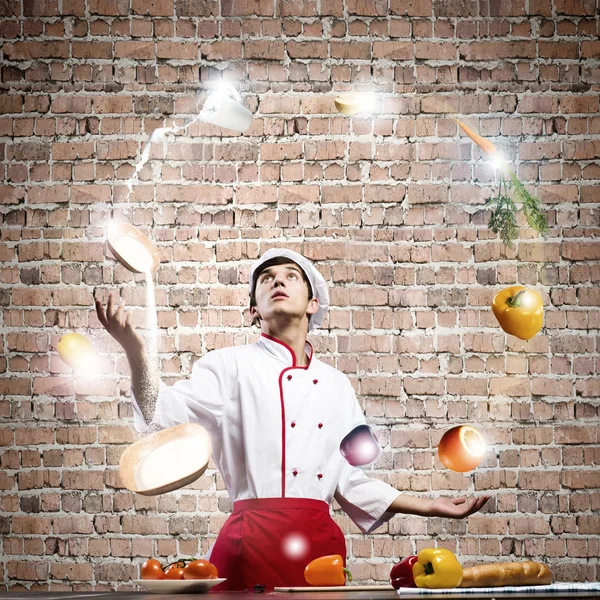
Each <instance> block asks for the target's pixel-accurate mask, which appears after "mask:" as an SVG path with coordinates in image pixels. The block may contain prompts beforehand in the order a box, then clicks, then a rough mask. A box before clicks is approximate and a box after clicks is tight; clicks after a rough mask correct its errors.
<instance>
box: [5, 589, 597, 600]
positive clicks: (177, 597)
mask: <svg viewBox="0 0 600 600" xmlns="http://www.w3.org/2000/svg"><path fill="white" fill-rule="evenodd" d="M203 596H204V594H148V593H145V592H90V593H82V592H15V593H11V592H2V593H0V600H75V599H76V598H77V599H78V600H159V598H160V597H168V598H169V599H170V600H202V597H203ZM251 596H255V597H257V600H258V597H263V598H265V600H266V599H267V598H268V600H368V599H370V598H373V599H374V600H398V599H399V597H401V598H403V599H404V600H455V599H458V598H460V599H461V600H469V599H473V600H475V599H481V598H496V597H499V594H494V593H490V592H482V593H479V592H477V593H470V594H468V595H464V594H456V593H452V592H451V591H448V592H445V593H439V594H438V593H432V594H428V595H426V596H423V595H420V594H413V593H410V592H404V591H403V592H402V593H401V594H398V593H397V592H395V591H391V590H382V591H368V592H345V591H340V592H295V593H286V592H263V593H255V592H249V591H248V592H212V593H210V594H209V595H208V597H207V598H206V600H242V599H244V598H246V599H249V598H250V597H251ZM525 596H528V597H529V598H531V600H534V599H535V598H540V599H541V598H544V599H546V598H577V597H579V598H600V592H599V591H593V590H589V591H584V590H577V591H570V592H569V591H553V592H545V593H536V594H523V595H521V594H515V593H513V594H511V595H510V597H511V598H519V597H525ZM503 597H507V596H503Z"/></svg>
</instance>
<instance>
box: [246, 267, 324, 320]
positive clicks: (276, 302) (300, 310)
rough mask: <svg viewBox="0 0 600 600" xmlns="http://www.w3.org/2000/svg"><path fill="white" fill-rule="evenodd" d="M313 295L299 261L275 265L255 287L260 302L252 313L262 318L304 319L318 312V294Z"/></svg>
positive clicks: (267, 270)
mask: <svg viewBox="0 0 600 600" xmlns="http://www.w3.org/2000/svg"><path fill="white" fill-rule="evenodd" d="M310 296H311V293H310V290H309V287H308V285H307V283H306V282H305V281H304V279H303V277H302V271H301V269H300V267H299V266H298V265H296V264H295V263H288V264H283V265H272V266H270V267H267V268H266V269H265V270H264V271H263V272H262V273H261V274H260V275H259V277H258V280H257V282H256V289H255V299H256V306H253V307H251V309H250V312H251V314H252V317H253V318H254V317H259V318H260V319H261V320H262V321H265V322H269V321H273V320H280V321H282V322H284V321H290V320H297V321H301V320H302V319H303V318H304V317H306V319H307V321H308V315H312V314H314V313H315V312H316V311H317V309H318V308H319V302H318V300H317V299H316V298H313V299H312V300H309V297H310Z"/></svg>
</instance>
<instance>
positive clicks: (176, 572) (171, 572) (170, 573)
mask: <svg viewBox="0 0 600 600" xmlns="http://www.w3.org/2000/svg"><path fill="white" fill-rule="evenodd" d="M163 579H183V567H178V566H177V565H174V566H172V567H169V568H168V569H167V570H166V571H165V576H164V577H163Z"/></svg>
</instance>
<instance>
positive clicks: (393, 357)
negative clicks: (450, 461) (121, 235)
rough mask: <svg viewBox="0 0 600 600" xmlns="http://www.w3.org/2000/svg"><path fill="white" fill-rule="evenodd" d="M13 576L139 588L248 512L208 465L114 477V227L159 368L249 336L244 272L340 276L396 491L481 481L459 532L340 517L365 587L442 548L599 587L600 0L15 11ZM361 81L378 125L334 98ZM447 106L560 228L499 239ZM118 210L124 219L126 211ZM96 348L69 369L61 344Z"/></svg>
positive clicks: (1, 557) (350, 350) (35, 586)
mask: <svg viewBox="0 0 600 600" xmlns="http://www.w3.org/2000/svg"><path fill="white" fill-rule="evenodd" d="M0 10H1V11H2V13H1V15H2V16H1V24H0V38H2V39H3V40H4V42H3V44H2V48H1V52H2V59H3V60H2V71H1V72H2V84H1V91H2V95H1V97H0V113H1V116H0V136H1V137H0V161H1V162H0V165H1V169H2V176H3V182H2V185H1V187H0V220H1V221H0V222H1V224H2V241H1V243H0V256H1V258H2V260H3V266H2V270H1V280H0V300H1V305H2V309H3V312H2V322H1V325H2V331H1V340H2V355H3V356H2V357H1V358H0V368H1V371H2V374H3V377H2V381H1V383H0V385H1V388H0V391H1V393H2V394H3V397H2V400H0V446H1V447H0V461H1V466H2V470H1V471H0V489H1V490H2V492H1V494H2V495H1V500H0V533H1V535H2V539H1V542H0V544H1V545H0V584H1V587H2V588H6V589H11V590H20V589H23V588H27V589H31V590H41V589H51V590H65V589H73V590H84V591H86V590H90V589H95V590H108V589H114V588H115V587H117V588H119V589H127V588H131V584H130V583H129V581H130V579H131V578H135V577H136V576H137V569H138V565H139V564H141V562H143V560H144V559H145V558H147V557H149V556H157V557H158V558H160V559H162V560H166V559H167V558H174V557H176V556H181V555H186V556H189V555H193V554H199V553H202V552H205V551H206V550H207V549H208V547H209V545H210V543H211V542H212V541H213V540H214V538H215V536H216V534H217V533H218V531H219V528H220V527H221V525H222V523H223V522H224V520H225V518H226V515H227V512H228V511H229V509H230V503H229V501H228V499H227V496H226V494H225V492H224V489H223V484H222V481H221V479H220V478H219V476H218V475H217V474H216V472H215V471H214V469H213V470H210V471H209V472H208V473H207V475H206V476H204V477H203V478H202V479H201V480H200V481H198V482H197V483H196V484H195V485H193V486H191V487H190V488H189V489H186V490H182V491H180V492H176V493H172V494H169V495H167V496H164V497H158V498H146V497H142V496H134V495H132V494H131V493H129V492H128V491H127V490H125V489H123V488H122V487H121V486H120V484H119V479H118V473H117V466H118V460H119V456H120V454H121V453H122V451H123V449H124V448H125V447H126V446H127V445H128V444H129V443H131V442H132V441H134V440H135V439H136V435H135V433H134V431H133V429H132V427H131V409H130V406H129V404H128V400H127V396H128V389H129V382H128V376H127V365H126V361H125V359H124V356H123V355H122V354H121V353H119V352H118V348H117V346H116V345H115V343H113V342H112V340H111V339H109V337H108V335H107V334H105V333H104V332H103V331H102V330H101V328H100V327H99V324H98V322H97V320H96V318H95V314H94V313H93V308H92V304H93V302H92V295H93V292H94V290H96V291H97V293H98V295H99V296H100V297H102V298H106V296H107V293H108V291H109V290H120V291H121V293H122V295H123V297H124V298H125V300H126V302H127V303H128V305H130V306H133V310H134V312H135V318H136V321H137V322H138V324H139V325H140V326H143V323H144V315H143V306H144V302H145V292H144V283H143V279H142V278H140V277H134V276H133V275H132V274H131V273H129V272H128V271H126V270H124V269H123V268H122V267H120V266H119V265H117V264H115V262H114V260H113V259H112V258H111V256H110V255H109V254H108V253H107V251H106V250H105V245H104V231H105V226H106V225H107V224H108V222H109V221H110V219H111V217H112V216H116V217H118V218H123V217H125V220H127V221H129V222H132V223H134V224H136V225H138V226H140V227H141V228H142V229H143V230H144V231H146V232H147V233H148V235H149V236H150V237H151V238H152V239H154V240H156V241H157V244H158V245H159V246H160V250H161V253H162V258H163V262H162V264H161V266H160V268H159V269H158V272H157V275H156V297H157V305H158V319H159V327H160V333H161V340H160V353H161V354H160V355H161V359H162V373H163V376H164V378H165V380H171V381H174V380H175V379H177V378H178V377H180V376H186V375H187V374H189V372H190V367H191V364H192V362H193V361H194V360H195V358H197V357H198V356H199V355H201V354H202V353H203V352H205V351H207V350H210V349H212V348H217V347H221V346H224V345H230V344H239V343H244V342H246V341H248V340H253V339H255V336H256V331H255V330H252V329H251V328H250V327H249V326H248V324H249V322H250V320H249V318H248V315H247V314H245V313H244V311H245V307H246V303H247V292H246V282H247V277H248V269H249V264H250V262H251V260H252V259H253V258H255V257H256V256H258V255H259V254H260V253H261V252H262V251H263V250H264V249H265V248H267V247H268V246H269V245H271V244H274V243H277V244H286V245H288V246H289V247H291V248H293V249H296V250H300V251H302V252H304V253H305V255H306V256H308V257H310V258H312V259H314V260H315V261H316V263H317V265H318V267H319V269H320V270H321V271H322V272H323V274H324V275H325V277H326V278H327V280H328V281H329V282H330V284H331V286H332V309H331V312H330V315H329V320H328V324H327V327H326V328H325V329H323V330H321V331H320V332H318V333H315V334H314V335H312V338H311V339H312V341H313V343H314V344H315V345H316V348H317V350H318V352H320V353H321V356H323V357H324V359H325V360H327V361H329V362H331V363H332V364H334V365H335V366H337V367H338V368H339V369H341V370H342V371H344V372H345V373H347V374H348V376H349V377H350V378H351V380H352V382H353V384H354V385H355V387H356V389H357V392H358V394H359V398H360V400H361V402H363V403H364V407H365V411H366V414H367V416H368V418H369V419H370V420H371V422H372V423H374V424H375V425H376V428H377V430H378V432H379V436H380V439H381V441H382V442H384V443H385V444H386V449H385V452H384V453H383V454H382V456H381V458H380V459H379V460H378V462H377V464H376V465H375V475H376V476H377V477H381V478H383V479H385V480H387V481H389V482H390V483H391V484H393V485H395V486H397V487H398V489H400V490H406V491H407V492H411V493H414V494H423V495H426V496H427V495H438V494H457V493H462V492H467V493H472V492H475V493H477V492H483V491H490V492H491V493H492V494H493V500H492V501H491V502H490V505H489V508H488V509H486V510H484V511H483V512H482V513H480V514H478V515H475V516H472V517H470V518H469V519H468V520H466V521H450V520H442V519H437V520H434V519H432V520H426V519H423V518H419V517H407V518H403V517H396V518H395V519H393V520H392V521H391V522H390V523H389V525H388V526H385V527H382V528H381V529H380V530H379V531H378V532H376V533H375V534H374V535H372V536H368V537H364V536H362V535H360V534H359V533H358V531H357V529H356V528H355V527H354V526H353V525H352V524H351V523H350V522H349V520H348V519H347V518H346V517H345V516H344V515H343V514H342V513H337V516H336V518H337V520H338V522H339V523H340V525H341V526H342V528H343V530H344V532H345V533H346V534H347V539H348V550H349V558H350V564H351V567H352V570H353V572H354V575H355V579H356V580H358V581H359V582H370V581H376V582H383V581H386V580H387V577H388V573H389V569H390V567H391V565H392V564H393V563H394V562H395V561H396V560H397V559H398V557H402V556H405V555H407V554H410V553H414V552H415V551H416V550H418V549H420V548H423V547H427V546H430V545H432V543H434V542H435V543H437V544H439V545H442V546H445V547H448V548H450V549H452V550H453V551H455V552H457V553H458V555H459V556H460V558H461V560H463V561H464V562H472V561H476V560H480V561H481V560H486V561H498V560H510V559H517V560H518V559H521V558H523V557H529V558H532V559H537V560H544V561H546V562H548V563H549V564H550V565H551V567H552V570H553V572H554V574H555V577H556V579H558V580H598V579H599V578H600V567H599V566H598V557H599V556H600V548H599V534H600V515H599V511H600V494H599V489H600V470H599V469H598V465H599V462H600V444H599V441H600V440H599V439H598V417H599V404H600V402H599V396H600V386H599V383H598V381H599V380H598V378H597V375H596V374H597V372H598V362H599V360H600V358H599V354H598V352H599V344H600V338H599V337H598V329H599V324H598V320H599V315H600V312H599V309H598V306H599V300H600V291H599V288H598V281H599V280H600V264H599V259H600V242H598V234H599V225H600V223H599V206H598V202H599V195H598V180H599V179H600V169H599V158H600V110H599V96H598V88H599V82H600V67H599V63H598V59H599V58H600V42H599V41H598V33H599V31H598V5H597V2H595V1H594V0H528V1H527V0H502V1H500V0H389V2H388V1H387V0H372V1H365V0H345V1H344V0H320V1H317V0H298V1H296V0H285V1H276V0H268V1H266V0H222V2H220V3H219V2H217V1H216V0H175V1H174V0H152V1H142V0H132V2H131V3H129V2H128V1H127V0H106V1H104V2H99V1H98V0H88V1H87V2H86V0H63V1H62V2H58V1H57V0H37V1H36V2H33V1H32V0H25V1H23V2H19V1H18V0H6V1H5V2H3V3H2V4H1V7H0ZM222 77H225V78H228V79H229V80H231V81H234V82H235V84H236V86H237V87H238V89H239V90H240V92H241V93H242V94H243V96H244V98H245V103H246V105H247V106H248V107H249V108H250V109H251V110H252V112H253V113H255V120H254V124H253V126H252V128H251V130H250V131H248V132H247V133H246V134H245V135H244V136H243V137H237V136H234V135H228V132H225V131H223V130H218V129H215V128H211V127H209V126H207V125H200V124H195V125H193V126H192V127H190V128H189V130H188V131H187V132H185V133H180V134H179V135H178V136H177V138H176V139H175V140H174V141H172V142H171V143H169V144H167V145H164V146H157V148H156V149H155V151H154V153H153V156H152V160H151V161H150V162H149V163H148V164H147V165H146V167H145V168H144V169H143V170H142V172H141V173H140V181H139V182H138V183H136V185H135V186H134V190H133V195H132V197H131V202H130V203H129V204H126V202H125V196H126V185H125V182H126V180H127V179H128V178H129V177H130V176H131V175H132V173H133V170H134V168H133V164H134V162H135V159H136V156H138V155H139V153H140V150H141V148H142V146H143V144H144V142H145V141H146V140H147V138H148V135H149V134H150V133H151V132H152V131H153V130H154V129H155V128H157V127H159V126H163V125H170V124H173V123H175V124H182V123H183V122H184V120H185V119H186V118H188V117H189V116H190V115H193V114H195V112H196V110H197V109H196V101H195V94H196V91H197V90H200V91H201V94H200V98H201V99H203V98H204V97H205V96H206V91H207V89H208V84H209V83H211V82H215V81H217V80H219V79H221V78H222ZM361 89H368V90H373V91H376V92H377V93H378V94H379V97H380V99H381V105H380V111H379V114H378V115H377V117H376V118H362V117H360V118H354V119H349V118H345V117H342V116H341V115H339V114H338V113H337V112H336V111H335V108H334V106H333V101H332V100H333V97H334V96H335V95H336V94H337V93H338V92H340V91H345V90H361ZM450 113H456V114H457V115H461V116H462V118H463V119H464V120H465V121H466V122H468V123H469V124H471V125H472V126H474V127H475V128H476V129H477V130H478V131H480V132H481V133H482V134H483V135H485V136H487V137H489V138H490V139H492V140H493V141H494V142H495V143H496V144H497V145H498V146H499V147H500V148H501V149H502V151H503V152H504V153H505V155H506V156H507V157H508V159H509V160H510V161H511V162H513V163H514V164H515V166H516V168H517V170H518V173H519V176H520V177H521V179H522V180H523V181H525V182H526V184H527V185H528V187H529V188H530V190H531V191H533V192H536V193H537V194H538V195H539V197H540V199H541V200H542V201H543V202H544V203H545V206H546V208H547V209H548V217H549V222H550V232H549V235H548V238H547V239H546V240H545V241H541V240H540V239H538V238H536V236H535V235H533V234H532V232H531V231H530V230H528V229H523V230H522V232H521V239H520V240H519V241H518V243H517V244H516V245H515V247H514V249H506V248H505V247H504V246H503V245H502V244H501V243H500V241H499V240H498V238H497V237H496V236H495V235H494V234H491V233H490V232H489V231H488V229H487V226H486V222H487V217H488V215H487V214H486V213H485V212H484V210H483V206H482V205H483V203H484V201H485V199H486V198H487V197H489V196H490V195H491V193H492V191H493V190H492V185H491V183H492V182H493V181H494V174H493V171H492V168H491V166H490V165H489V163H488V162H487V161H486V160H485V159H484V157H482V155H481V153H480V152H479V151H478V150H477V149H476V148H475V147H474V146H473V145H472V144H471V143H470V142H469V141H468V140H467V139H466V138H464V137H459V135H458V131H457V127H456V124H455V123H454V122H453V121H452V120H451V119H450V118H449V115H450ZM123 213H126V214H125V215H124V214H123ZM515 282H518V283H521V284H527V285H529V286H532V287H535V288H536V289H538V290H539V291H541V292H542V294H543V296H544V299H545V303H546V319H545V326H544V328H543V329H542V331H541V332H540V333H539V334H538V335H537V336H536V337H535V338H534V339H532V340H531V341H530V342H522V341H519V340H518V339H516V338H513V337H508V336H506V335H504V334H503V332H502V331H501V330H500V329H499V327H498V326H497V323H496V321H495V319H494V317H493V315H492V314H491V311H490V308H489V306H490V302H491V299H492V298H493V296H494V294H495V293H496V292H497V291H498V290H499V289H500V288H501V287H503V286H505V285H508V284H511V283H515ZM72 330H77V331H80V332H84V333H87V334H88V335H89V336H90V338H91V339H92V340H93V341H94V344H95V346H96V348H97V349H98V350H99V352H100V353H101V354H102V364H101V365H100V366H99V367H98V371H99V372H98V374H97V375H96V376H95V377H93V378H84V377H80V376H78V377H74V376H73V375H72V374H71V373H70V371H69V369H67V368H66V367H65V366H64V364H63V363H62V362H61V361H60V360H59V359H58V356H57V353H56V346H57V342H58V340H59V338H60V336H61V335H62V334H63V333H64V332H66V331H72ZM464 422H469V423H475V424H477V425H478V427H479V428H480V429H481V431H482V432H483V433H484V435H485V436H486V437H487V439H488V441H489V442H490V446H491V450H490V451H489V452H488V454H487V456H486V459H485V461H484V463H483V464H482V466H481V467H480V468H479V469H477V470H476V471H475V472H473V473H471V474H468V475H466V476H463V475H460V474H455V473H451V472H449V471H447V470H445V469H443V468H441V465H440V464H439V462H438V460H437V456H436V447H437V442H438V440H439V438H440V436H441V434H442V433H443V432H444V431H445V430H446V429H448V427H449V426H450V425H453V424H457V423H464Z"/></svg>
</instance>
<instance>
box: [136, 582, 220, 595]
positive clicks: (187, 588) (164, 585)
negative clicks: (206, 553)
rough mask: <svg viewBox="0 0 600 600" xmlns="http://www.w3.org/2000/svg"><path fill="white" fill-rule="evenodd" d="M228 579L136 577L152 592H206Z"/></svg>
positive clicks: (142, 585)
mask: <svg viewBox="0 0 600 600" xmlns="http://www.w3.org/2000/svg"><path fill="white" fill-rule="evenodd" d="M224 581H227V579H134V580H133V583H136V584H137V585H139V586H141V587H143V588H146V589H147V590H148V591H149V592H151V593H152V594H192V593H194V594H198V593H200V594H204V593H206V592H208V590H210V588H212V587H214V586H215V585H217V584H219V583H223V582H224Z"/></svg>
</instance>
